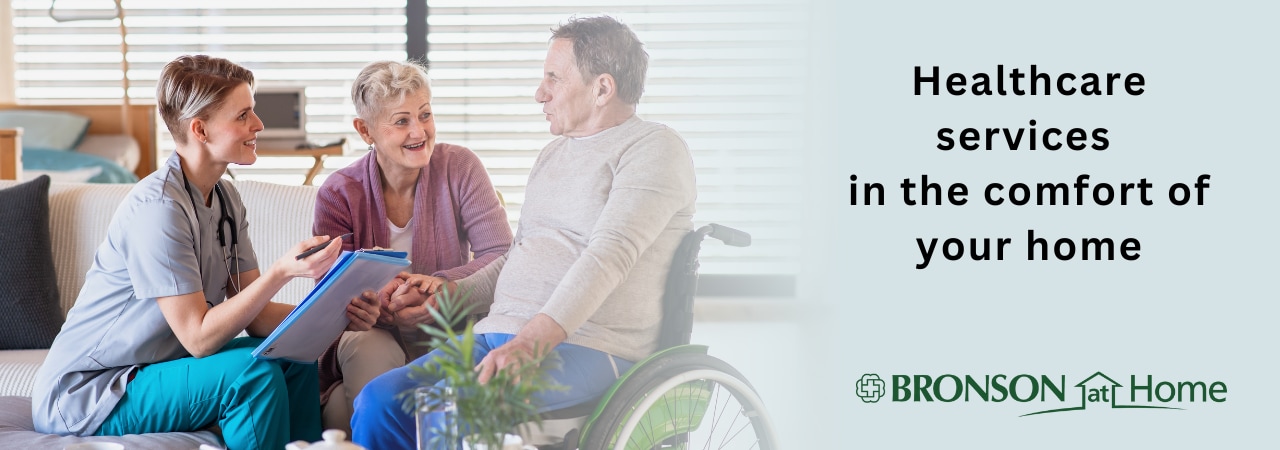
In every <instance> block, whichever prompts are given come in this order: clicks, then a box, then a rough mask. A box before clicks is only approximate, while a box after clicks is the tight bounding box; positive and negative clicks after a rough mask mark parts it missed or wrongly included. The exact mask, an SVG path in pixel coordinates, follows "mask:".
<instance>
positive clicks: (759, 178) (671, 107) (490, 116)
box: [411, 0, 804, 275]
mask: <svg viewBox="0 0 1280 450" xmlns="http://www.w3.org/2000/svg"><path fill="white" fill-rule="evenodd" d="M794 3H795V2H786V1H779V0H757V1H741V0H735V1H717V0H687V1H671V0H657V1H643V2H641V1H634V0H630V1H600V0H578V1H573V0H561V1H550V2H529V1H485V2H475V1H467V0H447V1H446V0H433V1H429V2H428V7H429V9H428V14H427V27H426V28H427V43H428V49H429V50H428V54H427V58H428V59H429V60H430V66H431V68H430V74H431V77H432V83H433V95H434V99H433V102H432V103H433V105H432V106H433V108H434V111H435V113H436V120H437V127H438V130H439V135H440V137H439V139H440V140H441V141H444V142H451V143H455V144H460V145H464V146H467V147H469V148H471V149H472V150H475V151H476V152H477V153H479V154H480V156H481V158H482V159H483V161H484V163H485V165H486V166H487V168H488V170H489V173H490V175H491V177H492V178H493V182H494V184H495V185H496V186H497V187H498V189H500V190H501V191H502V192H503V195H504V197H505V198H506V200H507V204H508V208H509V214H510V216H511V218H512V220H513V221H514V220H516V219H517V218H518V217H519V207H520V204H521V202H522V201H523V198H524V185H525V182H526V181H527V179H528V174H529V168H530V166H531V165H532V164H533V161H534V158H535V157H536V156H537V153H538V151H539V150H541V149H542V147H543V146H544V145H546V143H547V142H549V141H550V140H551V139H552V138H553V136H551V134H550V132H549V128H548V124H547V122H546V120H545V119H544V116H543V115H542V113H541V111H542V110H541V105H539V104H537V103H535V102H534V100H533V94H534V90H535V89H536V88H537V85H538V83H539V81H540V80H541V77H542V62H543V60H544V58H545V56H546V50H547V45H548V38H550V36H551V32H550V29H551V28H552V27H553V26H555V25H557V24H559V23H561V22H564V21H565V20H566V19H567V18H569V17H570V16H571V15H574V14H578V15H596V14H601V13H604V14H609V15H611V16H613V17H615V18H618V19H619V20H621V21H622V22H623V23H626V24H628V25H629V26H631V27H632V29H634V30H635V31H636V33H637V35H638V36H639V37H640V39H641V40H642V41H644V42H645V47H646V49H647V50H648V52H649V55H650V62H649V73H648V80H647V82H646V84H645V94H644V96H643V97H642V98H641V102H640V105H639V106H638V107H637V113H638V115H639V116H640V117H642V118H644V119H646V120H652V121H656V122H661V123H664V124H666V125H668V126H670V127H672V128H673V129H675V130H676V131H677V132H679V133H680V134H681V135H682V136H683V137H684V138H685V140H686V141H687V142H688V144H689V148H690V150H691V151H692V154H693V159H694V165H695V167H696V170H697V180H698V203H697V208H698V211H697V214H696V215H695V216H694V222H695V225H702V224H706V223H710V222H716V223H721V224H724V225H729V226H732V227H736V228H740V229H742V230H744V231H747V232H749V233H751V234H752V236H753V238H754V242H753V244H752V246H751V247H748V248H728V247H726V246H723V245H715V244H707V245H705V246H704V248H703V252H702V273H704V274H739V275H762V274H795V273H796V272H797V265H798V261H797V258H798V257H797V254H798V253H797V251H796V246H797V242H798V240H797V236H796V233H797V230H798V226H797V224H796V217H798V216H799V213H800V211H799V205H800V203H801V199H800V197H799V195H800V189H799V187H798V178H799V170H800V169H799V168H800V161H799V156H800V149H801V148H802V147H801V145H802V143H801V141H800V138H801V137H800V136H801V134H802V133H801V132H802V127H803V124H802V123H801V120H800V116H801V113H802V111H801V108H802V102H801V101H800V98H801V96H802V94H803V92H802V88H803V78H804V75H803V73H802V72H801V67H803V63H802V61H801V58H803V52H802V51H801V50H802V45H801V42H802V41H803V39H804V34H803V31H802V30H800V27H799V24H800V23H802V17H803V16H802V14H803V10H801V9H799V8H798V7H797V6H796V5H795V4H794ZM411 28H413V27H411Z"/></svg>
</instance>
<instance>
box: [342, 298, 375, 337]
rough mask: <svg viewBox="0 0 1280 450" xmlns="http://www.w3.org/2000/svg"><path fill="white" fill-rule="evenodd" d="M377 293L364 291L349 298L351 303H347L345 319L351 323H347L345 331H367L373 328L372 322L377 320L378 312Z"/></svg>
mask: <svg viewBox="0 0 1280 450" xmlns="http://www.w3.org/2000/svg"><path fill="white" fill-rule="evenodd" d="M380 312H381V310H380V308H379V307H378V294H377V293H375V292H373V291H364V293H363V294H360V296H359V297H356V298H353V299H351V304H349V305H347V319H350V320H351V323H349V324H347V331H369V329H371V328H373V324H374V322H377V321H378V316H379V313H380Z"/></svg>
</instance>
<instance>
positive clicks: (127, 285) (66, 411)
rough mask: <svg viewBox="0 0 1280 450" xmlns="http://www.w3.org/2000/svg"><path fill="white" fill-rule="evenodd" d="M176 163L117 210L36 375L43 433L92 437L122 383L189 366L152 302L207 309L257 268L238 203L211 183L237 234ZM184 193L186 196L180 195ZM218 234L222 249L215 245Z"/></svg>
mask: <svg viewBox="0 0 1280 450" xmlns="http://www.w3.org/2000/svg"><path fill="white" fill-rule="evenodd" d="M179 161H180V157H179V156H178V154H177V153H174V154H173V156H171V157H169V160H168V161H166V162H165V167H163V168H162V169H161V170H158V171H156V172H155V173H152V174H151V175H148V176H147V177H146V178H143V179H142V180H141V181H139V182H138V184H137V185H135V186H134V188H133V190H132V191H130V192H129V195H128V197H126V198H125V200H124V201H123V202H121V203H120V207H119V208H118V209H116V213H115V215H114V216H113V217H112V218H111V223H110V225H109V226H108V228H107V238H106V241H104V242H103V243H102V245H101V246H99V247H98V250H97V252H96V254H95V255H94V259H93V265H92V266H91V267H90V269H89V272H88V274H86V276H85V281H84V287H83V288H82V289H81V290H80V296H79V297H78V298H76V304H75V306H73V307H72V308H71V310H70V311H68V312H67V320H66V322H65V323H64V324H63V325H62V331H61V332H59V333H58V337H57V338H55V339H54V340H53V346H52V347H50V348H49V355H48V357H46V359H45V361H44V365H42V366H40V370H39V372H37V373H36V381H35V387H34V389H33V390H32V416H33V418H34V419H35V428H36V430H37V431H40V432H42V433H53V434H61V435H68V434H74V435H80V436H86V435H91V434H93V433H95V432H96V431H97V430H98V427H99V426H100V425H102V422H103V421H104V420H106V418H107V416H108V415H110V414H111V411H112V410H113V409H115V406H116V404H117V403H119V401H120V399H121V398H122V397H123V396H124V392H125V383H126V382H127V381H128V379H129V374H131V373H133V371H134V370H136V369H137V368H138V367H141V366H143V365H147V364H153V363H159V362H164V361H171V360H175V359H178V358H183V357H187V356H191V355H190V353H188V352H187V351H186V349H185V348H184V347H183V346H182V343H181V342H179V341H178V338H177V337H176V336H174V334H173V330H172V329H171V328H169V324H168V322H166V321H165V319H164V314H162V313H161V312H160V306H159V305H158V304H157V303H156V302H155V299H156V298H159V297H169V296H175V295H184V294H190V293H193V292H200V291H203V292H204V298H205V300H206V301H207V302H208V304H209V306H210V307H216V306H217V305H219V304H221V303H222V302H223V300H226V297H227V280H228V278H229V275H230V274H231V272H232V270H235V271H238V272H244V271H247V270H253V269H256V268H258V261H257V258H256V257H255V255H254V253H253V245H252V244H251V243H250V242H249V230H248V226H249V224H248V222H247V221H246V220H245V208H244V203H243V202H241V200H240V193H239V192H238V191H236V189H235V187H234V186H232V185H231V184H230V183H227V182H219V184H220V185H221V186H222V192H223V194H224V195H223V196H222V197H224V198H225V199H226V202H227V205H226V206H227V211H228V213H229V214H230V215H231V216H232V221H233V222H234V226H235V228H236V231H237V233H236V234H237V235H238V236H237V237H238V244H237V245H235V246H234V247H235V249H233V248H232V245H231V229H230V228H231V225H226V224H225V223H224V222H222V221H220V220H219V219H221V218H222V205H221V203H220V202H222V201H223V199H222V198H219V196H218V195H217V194H216V193H215V194H213V195H212V202H211V204H210V206H209V207H205V206H204V205H203V204H192V198H195V199H196V200H197V201H198V200H199V199H203V198H204V194H202V193H200V192H199V191H198V190H197V189H196V188H195V187H194V186H189V185H188V183H186V179H185V178H184V177H183V175H182V169H181V166H180V164H179ZM188 193H189V194H190V195H188ZM220 224H221V225H222V226H223V227H224V230H223V232H224V233H225V234H226V235H225V240H226V246H225V247H224V246H223V245H221V244H219V242H218V226H219V225H220Z"/></svg>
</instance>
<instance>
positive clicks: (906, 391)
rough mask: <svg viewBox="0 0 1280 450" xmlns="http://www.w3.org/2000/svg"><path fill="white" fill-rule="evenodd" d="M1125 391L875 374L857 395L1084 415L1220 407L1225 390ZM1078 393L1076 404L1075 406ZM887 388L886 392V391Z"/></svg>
mask: <svg viewBox="0 0 1280 450" xmlns="http://www.w3.org/2000/svg"><path fill="white" fill-rule="evenodd" d="M1119 378H1121V379H1122V380H1124V381H1127V382H1128V385H1127V386H1126V385H1125V384H1123V383H1120V382H1117V381H1116V380H1115V379H1114V378H1112V377H1110V376H1108V375H1106V374H1104V373H1102V372H1094V373H1093V374H1092V375H1089V376H1087V377H1084V379H1082V380H1081V381H1080V382H1078V383H1076V384H1074V385H1071V384H1068V381H1067V376H1066V375H1057V376H1050V375H1030V374H1017V375H1007V374H996V375H952V374H943V375H937V376H932V375H891V376H889V379H888V381H889V383H888V385H887V386H886V382H885V380H884V379H881V378H880V376H879V375H877V374H874V373H868V374H864V375H862V378H859V379H858V382H857V386H856V387H857V395H858V398H861V399H862V401H863V402H864V403H877V402H879V401H880V399H881V398H882V397H884V396H886V395H887V396H888V397H889V401H890V402H893V403H932V402H941V403H955V402H962V403H969V402H984V403H1003V402H1012V403H1017V404H1023V403H1026V404H1038V405H1043V406H1044V408H1043V409H1040V410H1035V411H1031V412H1027V413H1024V414H1021V415H1019V417H1026V416H1035V415H1041V414H1050V413H1061V412H1070V411H1083V410H1085V409H1088V408H1090V407H1092V408H1094V409H1104V408H1105V409H1166V410H1182V409H1186V408H1187V407H1189V406H1191V405H1193V404H1196V403H1224V402H1226V401H1227V384H1226V383H1225V382H1222V381H1210V382H1205V381H1169V380H1162V379H1158V378H1156V377H1155V376H1153V375H1130V376H1129V377H1128V378H1127V379H1126V378H1124V377H1119ZM1072 387H1074V388H1078V389H1079V390H1078V392H1079V397H1078V398H1079V401H1075V400H1076V398H1077V397H1076V395H1074V394H1075V393H1076V392H1077V391H1076V390H1075V389H1071V388H1072ZM886 388H887V389H886Z"/></svg>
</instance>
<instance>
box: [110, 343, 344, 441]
mask: <svg viewBox="0 0 1280 450" xmlns="http://www.w3.org/2000/svg"><path fill="white" fill-rule="evenodd" d="M261 342H262V339H260V338H238V339H233V340H232V341H231V342H230V343H228V344H227V345H226V346H224V347H223V348H222V349H220V350H218V352H217V353H215V354H213V355H209V356H206V357H204V358H193V357H187V358H181V359H175V360H173V361H166V362H162V363H157V364H152V365H149V366H144V367H142V368H140V369H138V370H137V371H136V372H134V374H135V377H134V378H133V380H132V381H129V383H128V384H127V385H125V394H124V398H122V399H121V400H120V403H118V404H117V405H116V407H115V409H114V410H112V411H111V415H110V416H108V417H107V420H106V421H105V422H103V423H102V426H101V427H99V428H98V432H97V435H99V436H122V435H125V434H139V433H162V432H169V431H197V430H201V429H204V428H207V427H209V426H210V425H213V424H215V423H216V424H217V425H218V426H219V427H220V428H222V437H223V440H224V441H225V442H226V444H227V448H228V450H239V449H282V448H284V446H285V444H287V443H289V442H292V441H294V440H304V441H307V442H312V441H317V440H319V439H320V387H319V384H320V381H319V378H318V376H317V374H316V365H315V364H297V363H289V362H283V361H263V360H258V359H255V358H254V357H253V356H252V355H250V353H251V352H252V351H253V348H254V347H257V346H258V344H259V343H261Z"/></svg>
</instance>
